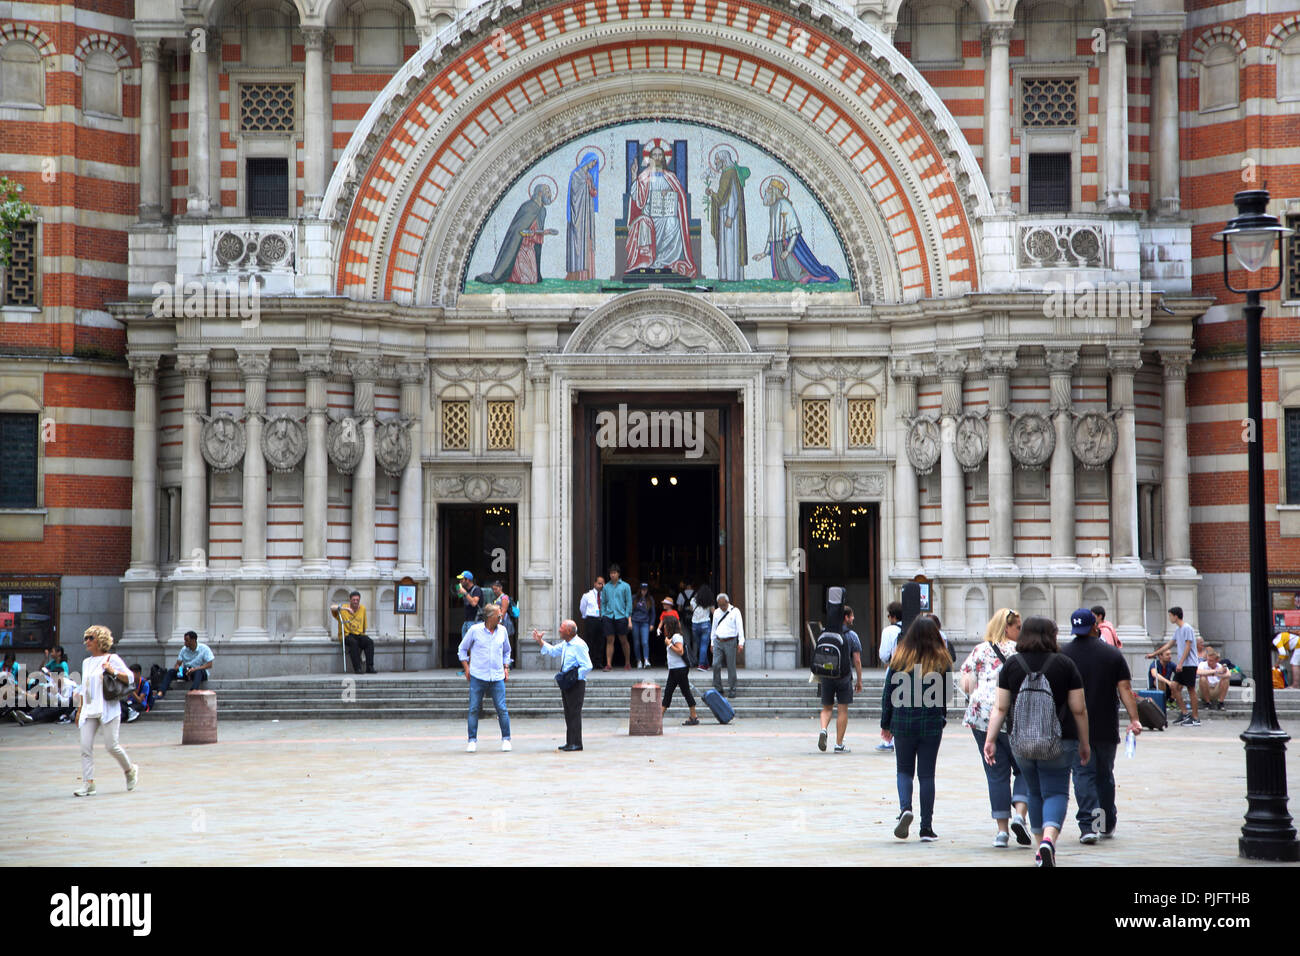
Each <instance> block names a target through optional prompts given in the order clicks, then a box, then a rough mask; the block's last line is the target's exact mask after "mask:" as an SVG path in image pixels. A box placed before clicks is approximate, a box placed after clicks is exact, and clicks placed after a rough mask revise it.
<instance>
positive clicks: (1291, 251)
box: [1282, 216, 1300, 504]
mask: <svg viewBox="0 0 1300 956" xmlns="http://www.w3.org/2000/svg"><path fill="white" fill-rule="evenodd" d="M1286 224H1287V226H1288V227H1289V228H1291V229H1292V230H1294V232H1293V233H1292V234H1291V235H1290V236H1287V238H1286V276H1285V277H1284V278H1283V284H1284V286H1285V288H1284V289H1283V292H1282V298H1283V299H1284V300H1285V301H1287V302H1294V301H1296V300H1297V299H1300V216H1287V217H1286ZM1296 504H1300V501H1297V502H1296Z"/></svg>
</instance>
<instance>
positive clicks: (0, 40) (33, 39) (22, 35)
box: [0, 23, 58, 70]
mask: <svg viewBox="0 0 1300 956" xmlns="http://www.w3.org/2000/svg"><path fill="white" fill-rule="evenodd" d="M10 40H19V41H21V42H23V43H30V44H31V45H32V46H34V47H35V48H36V52H37V53H39V54H40V56H41V61H42V63H43V64H44V67H45V69H46V70H54V69H58V57H57V53H56V51H55V49H54V43H53V42H52V41H51V40H50V38H49V36H47V35H46V33H45V31H44V30H42V29H41V28H40V27H37V26H34V25H32V24H30V23H6V24H4V25H3V26H0V46H4V45H5V44H6V43H8V42H9V41H10Z"/></svg>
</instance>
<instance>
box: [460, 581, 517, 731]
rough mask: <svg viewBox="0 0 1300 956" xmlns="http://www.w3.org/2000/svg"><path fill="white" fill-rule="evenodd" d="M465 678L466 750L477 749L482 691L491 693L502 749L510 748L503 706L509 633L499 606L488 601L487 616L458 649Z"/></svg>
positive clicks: (508, 676) (506, 714)
mask: <svg viewBox="0 0 1300 956" xmlns="http://www.w3.org/2000/svg"><path fill="white" fill-rule="evenodd" d="M457 655H458V656H459V657H460V663H461V666H463V667H464V668H465V679H466V680H467V681H469V743H468V745H466V747H465V752H466V753H468V754H472V753H474V752H475V751H476V750H478V712H479V708H480V707H481V706H482V705H483V695H484V693H490V694H491V695H492V706H493V707H495V708H496V712H497V724H498V725H499V726H500V727H501V749H502V750H505V751H509V750H510V714H509V712H508V711H507V710H506V681H508V680H509V679H510V665H511V664H512V663H514V659H513V658H512V657H511V655H510V635H509V634H507V633H506V629H505V628H504V627H502V626H501V608H500V607H498V606H497V605H495V604H489V605H488V608H487V612H486V616H485V617H484V618H483V620H481V621H479V622H478V623H477V624H475V625H474V626H473V627H471V628H470V629H469V630H468V631H466V632H465V636H464V637H463V638H462V639H461V642H460V647H459V648H458V649H457Z"/></svg>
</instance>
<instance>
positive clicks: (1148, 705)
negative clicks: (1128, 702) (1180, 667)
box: [1138, 691, 1169, 730]
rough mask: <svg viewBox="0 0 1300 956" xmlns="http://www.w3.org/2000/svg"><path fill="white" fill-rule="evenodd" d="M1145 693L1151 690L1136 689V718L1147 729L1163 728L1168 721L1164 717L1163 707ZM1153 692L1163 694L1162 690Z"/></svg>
mask: <svg viewBox="0 0 1300 956" xmlns="http://www.w3.org/2000/svg"><path fill="white" fill-rule="evenodd" d="M1147 693H1151V692H1149V691H1147V692H1144V691H1138V720H1140V721H1141V722H1142V726H1143V727H1145V728H1146V729H1147V730H1164V729H1165V727H1166V726H1167V725H1168V723H1169V722H1168V720H1167V719H1166V718H1165V709H1164V707H1162V706H1161V705H1160V704H1157V703H1156V702H1155V701H1154V700H1152V699H1151V698H1150V697H1148V696H1147ZM1154 693H1157V694H1160V696H1161V697H1163V696H1164V692H1163V691H1155V692H1154Z"/></svg>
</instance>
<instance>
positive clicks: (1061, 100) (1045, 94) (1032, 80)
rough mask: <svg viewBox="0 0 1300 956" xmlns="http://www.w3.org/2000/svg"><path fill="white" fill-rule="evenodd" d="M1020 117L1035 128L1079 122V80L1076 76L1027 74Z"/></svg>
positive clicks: (1022, 92) (1074, 124)
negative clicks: (1028, 75)
mask: <svg viewBox="0 0 1300 956" xmlns="http://www.w3.org/2000/svg"><path fill="white" fill-rule="evenodd" d="M1020 90H1021V96H1022V100H1021V107H1020V121H1021V123H1022V124H1024V125H1025V126H1028V127H1031V128H1034V129H1046V128H1050V127H1053V126H1077V125H1079V81H1078V79H1076V78H1071V79H1059V78H1056V79H1054V78H1050V77H1037V76H1030V77H1025V79H1024V81H1023V86H1021V88H1020Z"/></svg>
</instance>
